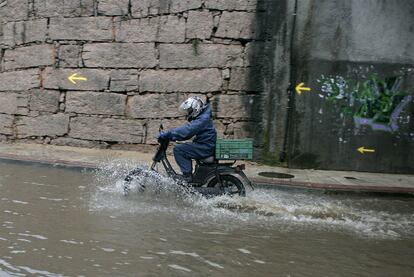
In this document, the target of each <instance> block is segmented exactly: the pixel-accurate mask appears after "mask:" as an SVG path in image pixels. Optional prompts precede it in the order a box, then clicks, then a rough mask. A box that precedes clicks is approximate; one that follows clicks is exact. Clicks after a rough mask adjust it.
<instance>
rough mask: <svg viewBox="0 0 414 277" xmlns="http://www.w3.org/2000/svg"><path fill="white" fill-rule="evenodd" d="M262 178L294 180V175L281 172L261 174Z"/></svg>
mask: <svg viewBox="0 0 414 277" xmlns="http://www.w3.org/2000/svg"><path fill="white" fill-rule="evenodd" d="M259 175H260V176H263V177H267V178H281V179H290V178H294V177H295V176H294V175H291V174H286V173H279V172H259Z"/></svg>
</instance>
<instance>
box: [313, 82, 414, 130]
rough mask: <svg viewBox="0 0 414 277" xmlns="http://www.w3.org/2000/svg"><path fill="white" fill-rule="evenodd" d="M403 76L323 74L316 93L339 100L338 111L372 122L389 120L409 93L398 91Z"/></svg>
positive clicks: (381, 122)
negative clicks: (355, 76)
mask: <svg viewBox="0 0 414 277" xmlns="http://www.w3.org/2000/svg"><path fill="white" fill-rule="evenodd" d="M402 79H403V77H402V76H394V77H388V78H384V79H382V78H380V77H379V76H378V74H372V75H371V76H370V77H369V78H367V79H365V80H346V79H344V78H343V77H341V76H335V77H325V76H322V78H321V79H320V80H318V82H320V83H321V91H322V93H323V94H320V95H319V96H320V97H322V98H324V99H326V100H328V101H331V102H334V103H337V104H339V106H340V109H341V112H342V113H343V114H345V115H352V116H354V117H358V118H367V119H370V120H371V122H374V123H379V124H390V123H391V120H392V117H393V111H394V110H395V109H396V108H397V106H398V105H399V104H400V103H401V102H402V101H403V99H404V97H406V96H408V94H407V93H406V92H403V91H400V86H401V82H402Z"/></svg>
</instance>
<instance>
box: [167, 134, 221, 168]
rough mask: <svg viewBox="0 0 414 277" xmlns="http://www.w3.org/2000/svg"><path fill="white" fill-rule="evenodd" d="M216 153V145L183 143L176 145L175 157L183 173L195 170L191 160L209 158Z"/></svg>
mask: <svg viewBox="0 0 414 277" xmlns="http://www.w3.org/2000/svg"><path fill="white" fill-rule="evenodd" d="M213 154H214V147H210V146H208V145H205V144H199V143H194V142H191V143H181V144H177V145H176V146H175V147H174V157H175V161H176V162H177V164H178V166H179V167H180V169H181V172H182V173H183V174H189V173H192V172H193V165H192V162H191V160H199V159H203V158H207V157H209V156H212V155H213Z"/></svg>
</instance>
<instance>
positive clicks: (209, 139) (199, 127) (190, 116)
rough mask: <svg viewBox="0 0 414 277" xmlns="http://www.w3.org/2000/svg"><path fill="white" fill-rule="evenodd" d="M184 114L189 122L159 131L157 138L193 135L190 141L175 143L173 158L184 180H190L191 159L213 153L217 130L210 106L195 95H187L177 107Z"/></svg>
mask: <svg viewBox="0 0 414 277" xmlns="http://www.w3.org/2000/svg"><path fill="white" fill-rule="evenodd" d="M179 110H180V111H181V112H184V113H185V114H186V119H187V120H188V122H189V123H187V124H185V125H183V126H180V127H177V128H174V129H171V130H168V131H166V132H161V133H160V134H159V136H158V137H157V139H158V140H171V141H184V140H188V139H190V138H192V137H194V139H193V141H192V142H187V143H181V144H177V145H176V146H175V147H174V158H175V161H176V162H177V164H178V166H179V167H180V169H181V172H182V173H183V177H184V179H185V180H186V181H191V178H192V172H193V166H192V159H195V160H199V159H203V158H207V157H210V156H213V155H214V151H215V147H216V138H217V132H216V129H215V128H214V124H213V120H212V113H211V106H210V104H209V103H207V104H204V102H203V101H202V100H201V99H200V98H199V97H197V96H192V97H189V98H188V99H187V100H185V101H184V102H183V103H182V104H181V105H180V107H179Z"/></svg>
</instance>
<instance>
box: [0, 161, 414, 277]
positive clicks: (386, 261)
mask: <svg viewBox="0 0 414 277" xmlns="http://www.w3.org/2000/svg"><path fill="white" fill-rule="evenodd" d="M131 167H132V165H131V164H128V162H119V161H118V162H111V163H108V164H105V165H102V167H101V168H100V170H99V171H80V170H75V169H68V168H57V167H48V166H43V165H36V164H19V163H4V162H3V163H0V191H1V195H0V214H1V217H0V224H1V228H0V246H1V247H0V276H240V277H242V276H413V274H414V262H413V261H414V202H413V201H414V200H413V198H398V197H379V198H378V197H373V196H363V195H359V196H358V195H324V194H321V193H310V192H301V191H282V190H275V189H272V190H270V189H269V190H266V189H256V190H255V191H248V192H247V193H248V195H247V197H246V198H238V197H236V198H228V197H219V198H214V199H204V198H202V197H198V196H196V195H186V194H184V193H182V192H180V190H179V189H177V188H175V185H174V184H173V183H172V182H171V180H168V179H165V180H161V183H158V184H157V185H155V184H154V188H151V180H149V179H150V178H147V179H145V180H139V182H144V183H146V186H147V190H146V191H145V192H144V193H138V192H137V190H134V189H133V190H132V193H131V194H130V195H129V196H128V197H125V196H123V195H122V185H121V182H120V180H122V177H123V176H124V174H125V173H126V172H127V171H128V170H129V169H130V168H131Z"/></svg>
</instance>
